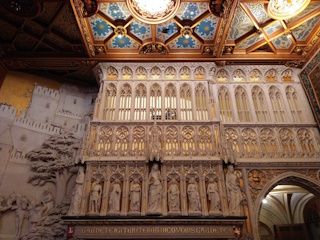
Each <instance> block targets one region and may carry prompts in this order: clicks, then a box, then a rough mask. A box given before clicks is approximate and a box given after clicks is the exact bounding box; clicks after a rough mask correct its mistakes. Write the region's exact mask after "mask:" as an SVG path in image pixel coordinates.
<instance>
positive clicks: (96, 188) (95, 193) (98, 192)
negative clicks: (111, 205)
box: [88, 179, 102, 214]
mask: <svg viewBox="0 0 320 240" xmlns="http://www.w3.org/2000/svg"><path fill="white" fill-rule="evenodd" d="M101 197H102V186H101V184H100V180H99V179H96V180H95V181H94V182H93V183H92V185H91V191H90V198H89V212H88V214H99V212H100V207H101Z"/></svg>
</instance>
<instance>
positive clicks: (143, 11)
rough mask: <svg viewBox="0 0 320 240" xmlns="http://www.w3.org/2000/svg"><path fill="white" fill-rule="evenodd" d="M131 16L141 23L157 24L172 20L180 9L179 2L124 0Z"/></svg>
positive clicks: (172, 0)
mask: <svg viewBox="0 0 320 240" xmlns="http://www.w3.org/2000/svg"><path fill="white" fill-rule="evenodd" d="M126 4H127V7H128V9H129V11H130V12H131V14H132V16H134V17H135V18H137V19H138V20H140V21H141V22H144V23H148V24H159V23H163V22H166V21H168V20H169V19H171V18H173V17H174V15H175V14H176V12H177V11H178V9H179V7H180V0H156V1H152V0H126Z"/></svg>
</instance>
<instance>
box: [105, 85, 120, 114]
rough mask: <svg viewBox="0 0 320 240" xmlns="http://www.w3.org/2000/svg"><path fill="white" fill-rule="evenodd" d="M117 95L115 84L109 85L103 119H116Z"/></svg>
mask: <svg viewBox="0 0 320 240" xmlns="http://www.w3.org/2000/svg"><path fill="white" fill-rule="evenodd" d="M116 96H117V89H116V86H115V85H113V84H109V85H108V86H107V90H106V95H105V101H104V108H103V120H114V117H115V110H116Z"/></svg>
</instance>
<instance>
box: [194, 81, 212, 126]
mask: <svg viewBox="0 0 320 240" xmlns="http://www.w3.org/2000/svg"><path fill="white" fill-rule="evenodd" d="M207 98H208V96H207V90H206V88H205V86H204V85H203V84H202V83H199V84H198V85H197V86H196V92H195V102H196V116H197V120H208V118H209V117H208V99H207Z"/></svg>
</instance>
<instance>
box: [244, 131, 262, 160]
mask: <svg viewBox="0 0 320 240" xmlns="http://www.w3.org/2000/svg"><path fill="white" fill-rule="evenodd" d="M241 142H242V146H243V151H244V152H246V153H247V154H248V157H255V156H254V153H258V152H259V148H258V143H257V134H256V132H255V131H254V130H252V129H251V128H245V129H243V130H242V132H241Z"/></svg>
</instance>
